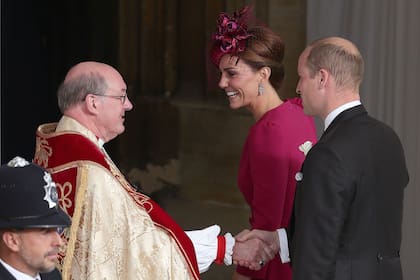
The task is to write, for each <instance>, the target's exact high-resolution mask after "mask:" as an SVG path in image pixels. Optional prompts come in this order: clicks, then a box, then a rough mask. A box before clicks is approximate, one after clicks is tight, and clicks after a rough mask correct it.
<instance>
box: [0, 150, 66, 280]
mask: <svg viewBox="0 0 420 280" xmlns="http://www.w3.org/2000/svg"><path fill="white" fill-rule="evenodd" d="M68 226H70V218H69V217H68V216H67V214H66V213H65V212H64V211H63V210H62V209H61V208H60V207H59V206H58V195H57V190H56V186H55V183H54V182H53V181H52V179H51V175H50V174H49V173H48V172H47V171H46V170H45V169H43V168H41V167H40V166H38V165H36V164H33V163H29V162H28V161H26V160H25V159H23V158H20V157H15V158H14V159H13V160H11V161H10V162H9V163H8V164H5V165H2V166H1V167H0V237H1V238H0V279H1V280H9V279H11V280H14V279H17V280H34V279H36V280H55V279H61V275H60V273H59V272H58V270H57V269H56V263H57V257H58V252H59V247H60V246H62V245H63V241H62V239H61V237H60V231H61V229H63V228H65V227H68Z"/></svg>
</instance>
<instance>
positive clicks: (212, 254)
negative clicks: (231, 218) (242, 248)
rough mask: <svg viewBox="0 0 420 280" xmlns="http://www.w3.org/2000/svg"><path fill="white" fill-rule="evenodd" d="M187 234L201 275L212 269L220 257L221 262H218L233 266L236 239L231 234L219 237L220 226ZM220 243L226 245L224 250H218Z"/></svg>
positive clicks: (187, 232)
mask: <svg viewBox="0 0 420 280" xmlns="http://www.w3.org/2000/svg"><path fill="white" fill-rule="evenodd" d="M185 233H186V234H187V235H188V237H189V238H190V239H191V241H192V243H193V245H194V250H195V254H196V256H197V262H198V269H199V271H200V273H203V272H206V271H207V270H208V269H209V268H210V265H211V264H212V263H213V262H214V261H216V258H217V256H218V255H219V258H220V260H217V261H218V262H221V261H223V262H224V263H225V264H226V265H231V264H232V253H233V245H235V239H234V238H233V237H232V235H231V234H230V233H226V234H225V236H219V237H218V235H219V233H220V226H218V225H212V226H210V227H207V228H204V229H201V230H191V231H186V232H185ZM219 243H220V244H225V246H224V248H218V244H219ZM221 257H222V258H223V260H222V259H221Z"/></svg>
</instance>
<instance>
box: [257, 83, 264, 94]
mask: <svg viewBox="0 0 420 280" xmlns="http://www.w3.org/2000/svg"><path fill="white" fill-rule="evenodd" d="M263 93H264V86H263V85H262V83H259V84H258V95H262V94H263Z"/></svg>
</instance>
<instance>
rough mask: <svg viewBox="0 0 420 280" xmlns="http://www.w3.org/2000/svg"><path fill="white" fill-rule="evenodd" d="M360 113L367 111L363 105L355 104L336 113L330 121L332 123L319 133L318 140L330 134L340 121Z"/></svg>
mask: <svg viewBox="0 0 420 280" xmlns="http://www.w3.org/2000/svg"><path fill="white" fill-rule="evenodd" d="M362 114H367V111H366V109H365V107H364V106H363V105H357V106H355V107H352V108H349V109H347V110H344V111H343V112H341V113H340V114H338V116H337V117H336V118H335V119H334V120H333V121H332V123H331V124H330V125H329V126H328V128H327V129H326V130H325V131H324V133H323V134H322V135H321V138H320V139H319V142H321V140H325V139H323V138H326V137H327V135H329V134H331V133H332V132H333V131H334V130H335V129H336V128H337V126H338V125H339V124H340V123H342V122H344V121H346V120H348V119H352V118H355V117H357V116H359V115H362Z"/></svg>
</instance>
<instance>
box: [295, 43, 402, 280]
mask: <svg viewBox="0 0 420 280" xmlns="http://www.w3.org/2000/svg"><path fill="white" fill-rule="evenodd" d="M298 74H299V77H300V79H299V82H298V85H297V88H296V89H297V93H298V94H299V95H300V96H301V97H302V101H303V106H304V110H305V113H306V114H309V115H313V116H318V117H320V118H321V119H322V120H323V121H324V123H325V131H324V133H323V135H322V136H321V138H320V140H319V142H318V143H317V144H316V145H314V146H313V147H312V149H311V150H310V151H309V153H308V154H307V156H306V159H305V161H304V163H303V166H302V171H301V174H300V176H297V177H296V178H297V180H298V185H297V191H296V197H295V212H294V215H295V219H294V221H295V226H294V231H293V236H292V250H291V258H292V266H293V279H294V280H321V279H322V280H344V279H357V280H376V279H378V280H379V279H381V280H387V279H389V280H398V279H402V271H401V263H400V254H399V250H400V243H401V224H402V211H403V194H404V188H405V187H406V185H407V183H408V172H407V168H406V163H405V157H404V151H403V148H402V145H401V142H400V140H399V138H398V136H397V135H396V134H395V132H394V131H393V130H392V129H391V128H390V127H388V126H387V125H385V124H384V123H382V122H380V121H378V120H376V119H374V118H372V117H370V116H369V115H368V114H367V112H366V110H365V108H364V107H363V106H362V105H361V103H360V96H359V86H360V83H361V81H362V76H363V58H362V56H361V54H360V52H359V50H358V49H357V47H356V46H355V45H354V44H353V43H351V42H349V41H348V40H346V39H343V38H339V37H329V38H324V39H320V40H317V41H315V42H313V43H312V44H310V45H309V46H308V47H307V48H306V49H305V50H304V51H303V53H302V54H301V56H300V58H299V63H298Z"/></svg>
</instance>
